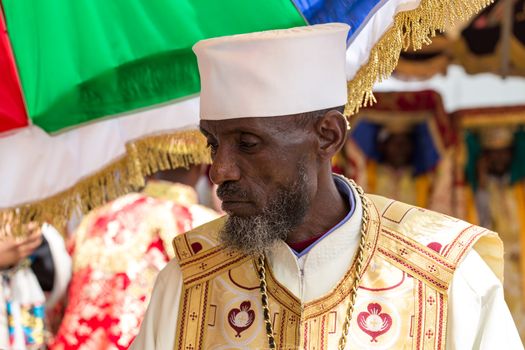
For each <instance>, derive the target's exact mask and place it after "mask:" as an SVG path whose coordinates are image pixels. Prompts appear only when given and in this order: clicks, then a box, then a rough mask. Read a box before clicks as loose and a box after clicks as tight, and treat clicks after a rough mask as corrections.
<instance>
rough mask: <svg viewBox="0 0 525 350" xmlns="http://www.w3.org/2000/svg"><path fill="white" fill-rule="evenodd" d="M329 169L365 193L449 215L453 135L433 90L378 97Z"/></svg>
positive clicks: (396, 93)
mask: <svg viewBox="0 0 525 350" xmlns="http://www.w3.org/2000/svg"><path fill="white" fill-rule="evenodd" d="M377 100H378V103H377V104H376V105H374V106H373V107H370V108H365V109H363V110H361V112H359V114H358V115H357V116H356V117H355V118H356V119H355V122H354V125H353V126H352V129H351V131H350V134H349V137H348V141H347V142H346V144H345V146H344V148H343V150H342V151H341V153H340V154H339V155H337V156H336V157H335V158H334V169H335V171H336V172H340V173H342V174H343V175H345V176H346V177H348V178H352V179H355V181H356V182H357V183H358V184H359V185H360V186H362V187H363V188H364V189H365V191H367V192H370V193H377V194H380V195H382V196H387V197H389V198H393V199H396V200H399V201H402V202H405V203H409V204H412V205H417V206H419V207H423V208H428V209H432V210H436V211H440V212H443V213H447V214H450V213H451V208H452V194H451V191H450V188H451V186H452V174H453V172H452V148H451V147H450V146H451V144H452V141H453V137H454V136H453V130H452V127H451V124H450V121H449V118H448V115H447V114H446V113H445V112H444V110H443V105H442V102H441V98H440V96H439V94H437V93H436V92H434V91H418V92H395V93H394V92H392V93H378V94H377Z"/></svg>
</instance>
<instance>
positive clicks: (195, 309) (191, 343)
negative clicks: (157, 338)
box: [175, 281, 210, 350]
mask: <svg viewBox="0 0 525 350" xmlns="http://www.w3.org/2000/svg"><path fill="white" fill-rule="evenodd" d="M209 285H210V282H209V281H206V282H204V283H202V284H197V285H194V286H193V287H190V288H184V290H183V292H182V301H181V312H180V313H179V321H178V322H179V324H178V325H177V329H178V332H177V338H176V340H175V349H180V350H197V349H204V341H205V333H206V328H207V327H206V326H207V324H208V307H209V305H208V296H209Z"/></svg>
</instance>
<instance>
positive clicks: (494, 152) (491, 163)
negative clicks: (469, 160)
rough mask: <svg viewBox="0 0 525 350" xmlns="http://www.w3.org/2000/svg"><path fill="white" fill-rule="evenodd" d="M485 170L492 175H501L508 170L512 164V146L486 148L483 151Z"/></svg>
mask: <svg viewBox="0 0 525 350" xmlns="http://www.w3.org/2000/svg"><path fill="white" fill-rule="evenodd" d="M483 154H484V157H485V161H486V166H487V172H488V173H489V174H490V175H494V176H503V175H505V174H507V173H508V172H509V171H510V166H511V164H512V148H511V147H508V148H501V149H486V150H484V152H483Z"/></svg>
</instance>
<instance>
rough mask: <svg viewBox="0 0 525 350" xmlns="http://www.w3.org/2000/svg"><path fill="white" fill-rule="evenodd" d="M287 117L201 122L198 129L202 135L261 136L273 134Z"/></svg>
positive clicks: (286, 120)
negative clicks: (235, 134)
mask: <svg viewBox="0 0 525 350" xmlns="http://www.w3.org/2000/svg"><path fill="white" fill-rule="evenodd" d="M289 119H290V117H289V116H278V117H250V118H235V119H223V120H201V121H200V128H201V130H202V131H203V132H204V134H206V133H208V134H214V135H217V134H234V133H251V134H256V135H263V134H268V133H272V132H275V131H276V130H278V129H279V128H280V126H282V125H283V124H284V123H287V122H288V121H289Z"/></svg>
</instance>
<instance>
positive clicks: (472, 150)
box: [465, 131, 481, 190]
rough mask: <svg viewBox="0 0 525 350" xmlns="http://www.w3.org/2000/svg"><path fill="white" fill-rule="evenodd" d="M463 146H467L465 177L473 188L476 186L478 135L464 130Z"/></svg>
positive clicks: (479, 153) (478, 152) (479, 154)
mask: <svg viewBox="0 0 525 350" xmlns="http://www.w3.org/2000/svg"><path fill="white" fill-rule="evenodd" d="M465 146H466V148H467V164H465V177H466V180H467V182H468V183H469V184H470V185H471V186H472V188H473V189H474V190H476V189H477V188H478V171H477V163H478V159H479V157H480V156H481V145H480V142H479V138H478V135H476V134H474V133H472V132H470V131H466V132H465Z"/></svg>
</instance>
